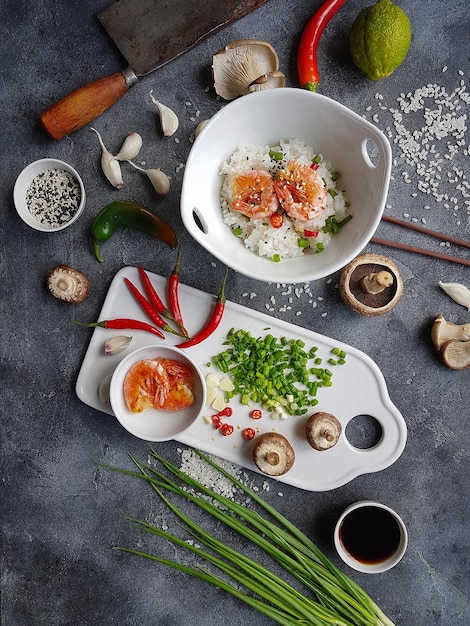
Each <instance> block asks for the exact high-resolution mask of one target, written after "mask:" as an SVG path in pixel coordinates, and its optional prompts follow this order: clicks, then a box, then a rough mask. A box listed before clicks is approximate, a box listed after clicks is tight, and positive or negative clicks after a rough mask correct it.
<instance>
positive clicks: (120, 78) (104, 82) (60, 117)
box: [39, 72, 133, 139]
mask: <svg viewBox="0 0 470 626" xmlns="http://www.w3.org/2000/svg"><path fill="white" fill-rule="evenodd" d="M132 84H133V83H129V80H126V77H125V76H124V73H121V72H118V73H116V74H111V75H110V76H106V77H104V78H99V79H98V80H96V81H94V82H92V83H88V84H87V85H84V86H83V87H79V89H77V90H75V91H73V92H72V93H70V94H69V95H68V96H65V97H64V98H62V99H61V100H59V101H58V102H56V103H55V104H53V105H52V106H50V107H49V108H48V109H46V110H45V111H43V112H42V113H41V114H40V115H39V120H40V122H41V124H42V126H43V128H44V129H45V130H46V132H48V133H49V135H51V137H53V138H54V139H62V138H63V137H65V136H66V135H69V134H70V133H73V132H74V131H76V130H78V129H79V128H83V126H85V125H86V124H88V122H91V121H92V120H94V119H95V118H96V117H98V116H99V115H101V114H102V113H104V112H105V111H106V110H107V109H109V108H110V107H111V106H112V105H113V104H116V102H117V101H118V100H120V99H121V98H122V96H124V95H125V94H126V93H127V92H128V91H129V87H130V86H131V85H132Z"/></svg>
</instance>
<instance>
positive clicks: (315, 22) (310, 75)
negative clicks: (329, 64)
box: [297, 0, 346, 91]
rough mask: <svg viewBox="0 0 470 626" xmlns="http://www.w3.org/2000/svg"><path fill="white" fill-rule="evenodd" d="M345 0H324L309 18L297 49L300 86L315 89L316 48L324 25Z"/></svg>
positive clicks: (317, 74)
mask: <svg viewBox="0 0 470 626" xmlns="http://www.w3.org/2000/svg"><path fill="white" fill-rule="evenodd" d="M345 2H346V0H326V2H324V3H323V4H322V5H321V7H320V8H319V9H318V11H317V12H316V13H314V15H313V16H312V17H311V18H310V20H309V21H308V23H307V26H306V27H305V29H304V31H303V33H302V37H301V38H300V43H299V48H298V51H297V72H298V75H299V82H300V86H301V87H303V88H304V89H308V90H309V91H316V90H317V88H318V84H319V82H320V73H319V71H318V62H317V48H318V44H319V41H320V37H321V35H322V33H323V31H324V30H325V26H326V25H327V24H328V22H329V21H330V20H331V19H332V17H333V16H334V15H335V13H336V12H337V11H338V10H339V9H340V8H341V7H342V6H343V4H344V3H345Z"/></svg>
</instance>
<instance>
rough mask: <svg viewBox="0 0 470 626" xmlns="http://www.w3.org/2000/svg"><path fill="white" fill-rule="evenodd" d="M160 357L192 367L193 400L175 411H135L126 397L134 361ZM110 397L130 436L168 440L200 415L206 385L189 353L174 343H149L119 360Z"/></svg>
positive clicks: (204, 401)
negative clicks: (129, 373)
mask: <svg viewBox="0 0 470 626" xmlns="http://www.w3.org/2000/svg"><path fill="white" fill-rule="evenodd" d="M158 356H162V357H164V358H169V359H175V360H179V361H181V362H183V363H186V364H188V365H190V366H191V367H192V369H193V370H194V396H195V400H194V403H193V404H192V405H191V406H189V407H187V408H186V409H183V410H181V411H176V412H172V411H158V410H156V409H148V410H146V411H143V412H142V413H132V412H131V411H129V409H128V408H127V404H126V402H125V399H124V394H123V382H124V378H125V376H126V374H127V372H128V371H129V369H130V367H132V365H134V364H135V363H137V362H139V361H140V360H142V359H146V358H148V359H152V358H156V357H158ZM109 397H110V403H111V408H112V410H113V413H114V415H115V417H116V419H117V420H118V422H119V423H120V424H121V425H122V426H123V427H124V428H125V429H126V430H127V431H128V432H129V433H130V434H131V435H134V436H135V437H138V438H139V439H143V440H145V441H168V440H170V439H174V438H177V437H178V436H179V435H181V434H182V433H183V432H184V431H185V430H187V429H188V428H189V427H190V426H191V425H192V424H193V423H194V422H195V421H196V420H197V419H198V418H199V417H200V416H201V414H202V412H203V410H204V407H205V404H206V386H205V381H204V377H203V374H202V372H201V369H200V368H199V366H198V365H197V364H196V362H195V361H194V360H193V359H192V358H191V357H190V356H189V355H188V354H187V353H186V352H184V351H183V350H181V349H179V348H176V347H173V346H163V345H161V344H155V345H146V346H141V347H140V348H136V349H135V350H133V351H132V352H130V353H129V354H128V355H126V356H125V357H124V358H123V359H122V361H120V362H119V364H118V365H117V367H116V369H115V370H114V373H113V375H112V377H111V382H110V387H109Z"/></svg>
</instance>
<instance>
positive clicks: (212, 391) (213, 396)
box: [206, 387, 217, 404]
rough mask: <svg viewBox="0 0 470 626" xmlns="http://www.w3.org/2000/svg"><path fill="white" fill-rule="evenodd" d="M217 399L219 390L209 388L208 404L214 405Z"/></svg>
mask: <svg viewBox="0 0 470 626" xmlns="http://www.w3.org/2000/svg"><path fill="white" fill-rule="evenodd" d="M216 397H217V390H216V389H215V388H214V387H207V394H206V404H212V403H213V402H214V400H215V399H216Z"/></svg>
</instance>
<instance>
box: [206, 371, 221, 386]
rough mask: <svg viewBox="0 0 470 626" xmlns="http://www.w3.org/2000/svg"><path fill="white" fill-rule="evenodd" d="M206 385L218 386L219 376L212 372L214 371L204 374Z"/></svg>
mask: <svg viewBox="0 0 470 626" xmlns="http://www.w3.org/2000/svg"><path fill="white" fill-rule="evenodd" d="M206 385H207V386H208V387H212V388H216V387H218V386H219V377H218V376H217V375H216V374H214V373H211V374H207V376H206Z"/></svg>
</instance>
